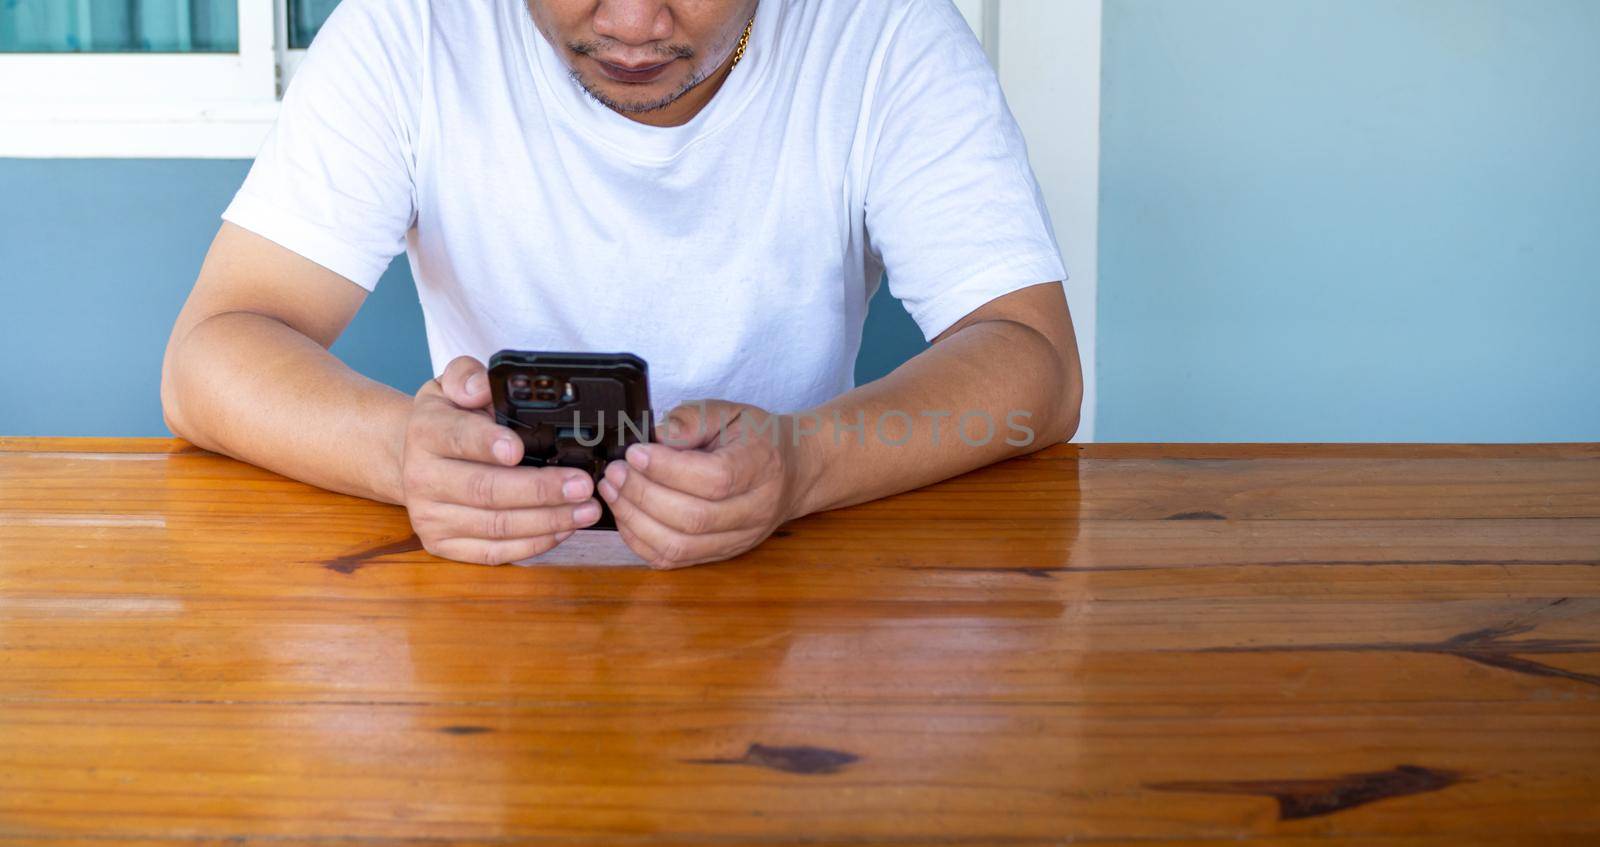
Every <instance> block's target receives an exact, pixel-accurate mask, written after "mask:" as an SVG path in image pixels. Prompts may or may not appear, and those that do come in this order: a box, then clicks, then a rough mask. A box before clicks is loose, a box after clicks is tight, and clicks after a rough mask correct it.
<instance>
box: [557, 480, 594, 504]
mask: <svg viewBox="0 0 1600 847" xmlns="http://www.w3.org/2000/svg"><path fill="white" fill-rule="evenodd" d="M561 494H562V496H563V497H566V498H567V499H568V500H571V501H572V502H574V503H576V502H578V501H579V500H586V499H588V497H589V486H588V485H587V484H586V482H585V480H584V478H583V477H581V476H575V477H573V478H572V479H569V480H567V481H566V484H565V485H562V486H561Z"/></svg>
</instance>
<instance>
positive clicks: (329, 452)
mask: <svg viewBox="0 0 1600 847" xmlns="http://www.w3.org/2000/svg"><path fill="white" fill-rule="evenodd" d="M366 296H367V292H366V291H365V290H364V289H362V288H361V287H360V286H358V285H355V284H354V283H351V282H350V281H349V280H346V279H344V278H343V277H341V276H339V275H338V274H336V273H334V272H333V271H330V270H328V269H326V268H324V267H322V266H321V265H318V264H316V263H315V262H312V261H310V260H309V259H306V258H303V257H301V256H299V255H298V254H296V253H294V252H292V251H289V250H287V249H285V248H283V247H280V246H278V245H276V244H274V243H272V242H271V241H268V240H267V239H265V238H262V237H261V236H258V235H256V234H254V233H252V232H250V231H248V230H245V229H241V228H239V227H236V226H234V225H232V224H228V223H224V224H223V225H222V229H221V230H220V231H218V233H217V237H216V240H215V241H214V242H213V243H212V245H211V250H210V252H209V253H207V255H206V260H205V264H204V265H203V266H202V267H201V270H200V277H199V279H198V280H197V281H196V283H195V287H194V290H193V292H191V293H190V295H189V300H188V302H187V303H185V304H184V307H183V311H182V312H181V313H179V315H178V320H177V323H176V325H174V326H173V328H172V336H171V338H170V339H169V340H168V342H167V352H166V357H165V359H164V360H163V362H162V371H161V406H162V409H163V411H164V413H165V415H166V421H167V426H168V428H170V429H171V430H172V431H173V432H174V433H175V434H177V435H180V436H182V437H184V438H186V439H188V440H190V441H192V442H194V443H196V444H198V445H200V446H201V447H205V448H206V449H208V450H214V451H216V452H219V453H226V454H227V455H230V456H233V457H235V458H239V459H242V460H244V461H247V462H250V463H251V464H255V465H260V466H262V467H264V468H267V469H269V470H273V471H276V472H278V473H281V474H283V475H285V476H289V477H293V478H295V479H299V480H303V481H305V482H309V483H311V484H313V485H316V486H318V487H320V488H326V489H330V490H333V491H339V492H343V493H345V494H354V495H356V496H359V497H366V498H369V499H373V500H381V501H384V502H386V503H399V502H401V497H402V493H403V492H402V486H401V484H400V448H401V446H402V445H403V443H404V437H405V428H406V420H407V418H409V417H410V414H411V397H410V396H408V395H406V394H403V393H401V392H399V391H396V390H395V389H393V388H390V387H388V386H386V385H381V384H379V383H377V382H374V381H373V380H370V379H367V378H366V377H364V376H362V375H360V374H358V373H356V372H355V371H353V370H351V369H350V368H349V367H347V366H346V365H345V364H344V363H343V362H341V361H339V360H338V359H337V358H335V357H334V356H333V354H331V353H329V352H328V347H330V346H331V345H332V344H333V342H334V340H335V339H337V338H338V337H339V335H340V333H342V332H344V329H345V327H346V326H347V325H349V323H350V320H351V319H352V318H354V317H355V314H356V311H357V310H358V309H360V308H361V304H362V302H363V301H364V300H365V299H366Z"/></svg>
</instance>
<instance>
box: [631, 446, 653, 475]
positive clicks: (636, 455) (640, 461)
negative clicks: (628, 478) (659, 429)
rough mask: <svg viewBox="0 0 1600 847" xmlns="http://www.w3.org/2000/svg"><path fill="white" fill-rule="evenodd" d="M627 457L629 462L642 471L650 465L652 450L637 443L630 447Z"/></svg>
mask: <svg viewBox="0 0 1600 847" xmlns="http://www.w3.org/2000/svg"><path fill="white" fill-rule="evenodd" d="M627 458H628V464H630V465H633V466H634V467H636V468H638V469H639V470H641V471H642V470H644V469H645V468H648V467H650V451H649V450H646V449H644V448H643V447H640V446H639V445H637V444H635V445H633V446H632V447H629V448H628V452H627Z"/></svg>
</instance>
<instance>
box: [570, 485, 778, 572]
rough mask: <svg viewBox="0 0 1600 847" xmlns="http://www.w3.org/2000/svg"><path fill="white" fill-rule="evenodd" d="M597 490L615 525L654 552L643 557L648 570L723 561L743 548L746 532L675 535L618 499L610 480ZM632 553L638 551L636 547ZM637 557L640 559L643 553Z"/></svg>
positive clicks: (671, 530)
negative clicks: (603, 498)
mask: <svg viewBox="0 0 1600 847" xmlns="http://www.w3.org/2000/svg"><path fill="white" fill-rule="evenodd" d="M600 491H601V496H602V497H606V498H607V500H606V502H608V503H610V504H611V513H612V514H613V515H614V516H616V519H617V526H618V527H619V528H620V527H622V526H626V527H627V528H628V532H629V533H631V534H632V535H634V536H636V537H637V538H638V540H639V541H640V542H641V544H642V546H644V547H646V548H648V549H649V550H650V551H652V552H653V553H654V555H653V556H650V557H646V558H645V561H647V562H649V563H650V566H651V567H657V568H674V567H683V566H685V565H697V564H702V563H704V562H715V561H718V560H719V559H722V558H725V557H726V555H728V551H734V550H740V549H743V548H744V546H745V545H744V544H743V543H742V542H743V541H744V540H745V539H746V537H747V533H735V532H720V533H713V534H708V535H685V534H683V533H681V532H678V531H677V530H674V529H672V528H670V527H668V526H666V525H664V524H662V523H661V522H660V521H657V520H656V519H655V518H653V517H651V516H650V515H649V514H647V513H646V512H645V511H644V510H642V509H640V508H639V507H638V506H635V505H634V504H632V503H630V502H628V501H627V500H624V499H622V498H621V497H619V496H617V490H616V488H615V487H614V486H612V485H611V483H610V481H609V480H601V482H600ZM634 552H636V553H638V552H640V551H639V550H638V549H637V548H635V550H634ZM640 555H641V556H643V553H641V554H640Z"/></svg>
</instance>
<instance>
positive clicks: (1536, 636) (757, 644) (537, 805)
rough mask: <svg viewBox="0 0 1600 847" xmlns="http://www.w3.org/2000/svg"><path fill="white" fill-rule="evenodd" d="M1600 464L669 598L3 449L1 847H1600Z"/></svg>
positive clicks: (167, 481)
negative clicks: (488, 563) (494, 564)
mask: <svg viewBox="0 0 1600 847" xmlns="http://www.w3.org/2000/svg"><path fill="white" fill-rule="evenodd" d="M1596 459H1600V445H1583V444H1575V445H1338V446H1315V445H1288V446H1285V445H1094V446H1087V447H1078V446H1063V447H1059V448H1053V449H1051V450H1048V451H1045V452H1044V453H1042V454H1039V455H1037V456H1034V457H1029V458H1025V459H1020V460H1017V461H1013V462H1010V463H1006V464H1004V465H1000V466H997V467H994V468H990V469H987V470H984V471H980V472H978V473H974V474H970V475H968V476H965V477H962V478H960V479H956V480H952V481H950V482H947V483H945V484H942V485H939V486H933V487H931V488H928V489H924V490H922V491H918V492H913V493H911V494H908V495H904V496H901V497H896V498H891V499H889V500H885V501H881V502H878V503H873V504H868V505H865V506H862V507H857V508H854V509H848V510H842V511H839V512H835V513H829V514H824V515H816V516H813V517H810V518H807V519H804V520H801V521H796V522H794V523H792V524H790V525H788V526H786V527H785V528H784V530H782V531H781V532H780V534H779V535H778V536H776V537H774V538H773V539H772V540H771V541H769V542H768V543H767V544H766V545H764V546H763V547H761V548H759V549H758V550H756V551H753V552H752V553H750V554H747V555H746V556H744V557H741V558H740V559H738V560H736V561H733V562H729V563H725V564H722V565H717V566H712V567H703V568H696V569H691V570H687V571H679V572H671V573H658V572H653V571H649V570H645V569H641V568H615V567H554V568H481V567H474V566H469V565H458V564H453V563H447V562H443V561H441V560H438V559H435V558H433V557H431V556H429V555H427V554H426V553H424V552H422V551H421V550H420V547H419V545H418V544H417V543H416V540H415V538H414V537H413V536H411V533H410V528H409V525H408V523H407V521H406V518H405V515H404V513H403V512H402V511H401V510H399V509H396V508H393V507H387V506H382V505H379V504H374V503H369V502H365V501H361V500H357V499H354V498H349V497H343V496H339V495H334V494H329V493H327V492H321V491H317V490H315V489H312V488H309V487H307V486H304V485H301V484H299V483H295V482H292V481H289V480H285V479H282V478H281V477H277V476H274V475H272V474H270V473H267V472H265V471H262V470H260V469H257V468H253V467H250V466H247V465H243V464H240V463H237V462H233V461H231V460H228V459H225V458H222V457H219V456H215V455H212V454H209V453H206V452H204V451H200V450H197V449H195V448H193V447H191V446H189V445H186V444H184V443H182V442H177V441H167V440H145V439H137V440H115V439H83V440H79V439H18V438H0V845H9V844H19V845H20V844H30V845H31V844H47V845H66V844H96V845H107V844H117V845H138V844H145V845H153V844H208V843H218V844H221V843H227V844H240V843H244V844H250V843H263V844H273V845H282V844H300V843H304V844H334V843H338V844H346V843H355V844H430V845H433V844H461V845H470V844H483V845H489V844H497V845H498V844H519V843H537V844H610V843H672V844H719V845H724V844H751V845H755V844H774V843H796V842H804V843H807V844H862V843H902V844H923V843H930V844H931V843H939V844H1058V843H1062V842H1066V841H1076V840H1087V841H1091V842H1092V843H1097V844H1101V843H1103V844H1149V843H1152V842H1154V843H1183V844H1207V843H1212V844H1221V843H1230V844H1236V843H1239V841H1241V840H1243V841H1248V842H1250V843H1256V844H1312V843H1315V844H1330V843H1363V844H1393V845H1416V844H1450V845H1457V844H1524V843H1572V844H1583V843H1595V842H1596V841H1600V461H1596Z"/></svg>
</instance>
